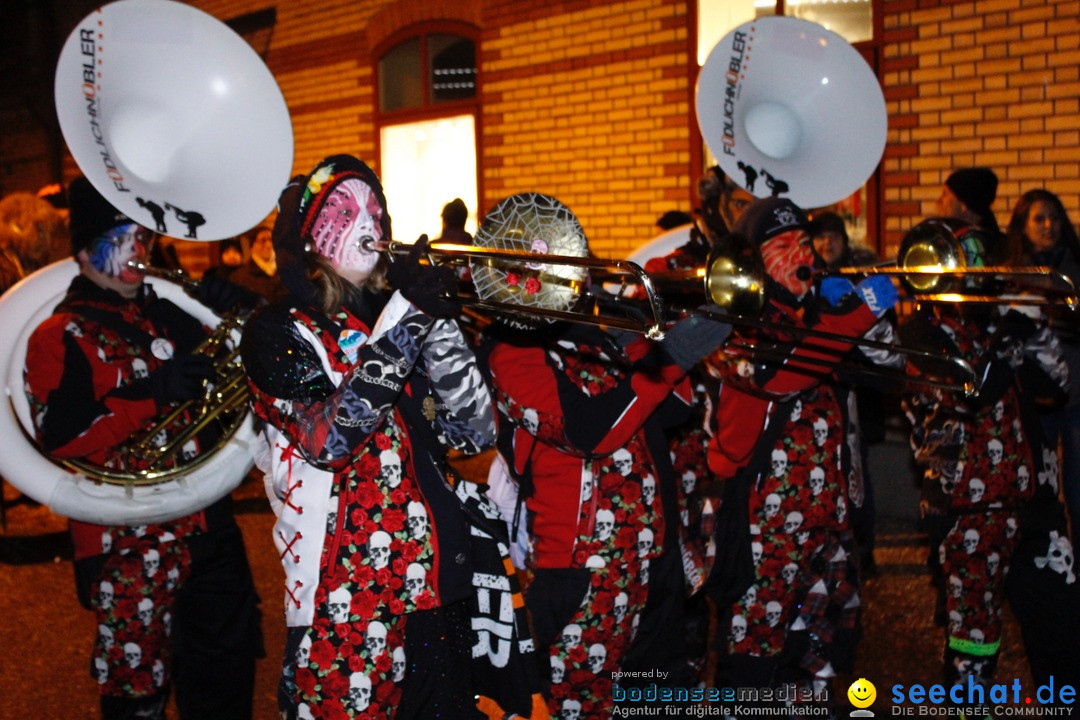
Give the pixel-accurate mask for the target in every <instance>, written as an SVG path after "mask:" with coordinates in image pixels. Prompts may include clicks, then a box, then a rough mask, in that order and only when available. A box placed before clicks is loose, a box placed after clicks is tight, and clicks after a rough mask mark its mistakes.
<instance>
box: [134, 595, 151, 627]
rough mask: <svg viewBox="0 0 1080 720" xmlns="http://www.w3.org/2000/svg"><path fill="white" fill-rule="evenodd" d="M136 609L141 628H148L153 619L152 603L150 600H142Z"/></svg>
mask: <svg viewBox="0 0 1080 720" xmlns="http://www.w3.org/2000/svg"><path fill="white" fill-rule="evenodd" d="M136 607H137V608H138V610H137V612H138V614H139V622H141V623H142V624H143V627H150V623H151V621H153V619H154V601H153V600H151V599H150V598H143V599H142V600H140V601H139V604H138V605H137V606H136Z"/></svg>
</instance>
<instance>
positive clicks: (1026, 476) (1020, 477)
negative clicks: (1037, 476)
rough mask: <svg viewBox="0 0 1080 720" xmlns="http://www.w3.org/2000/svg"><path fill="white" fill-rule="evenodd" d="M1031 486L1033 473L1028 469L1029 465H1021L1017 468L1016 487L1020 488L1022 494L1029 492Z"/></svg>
mask: <svg viewBox="0 0 1080 720" xmlns="http://www.w3.org/2000/svg"><path fill="white" fill-rule="evenodd" d="M1029 485H1031V471H1030V470H1028V469H1027V465H1021V466H1020V467H1018V468H1016V487H1018V488H1020V492H1027V489H1028V486H1029Z"/></svg>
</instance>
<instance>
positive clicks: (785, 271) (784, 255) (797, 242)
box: [761, 230, 814, 298]
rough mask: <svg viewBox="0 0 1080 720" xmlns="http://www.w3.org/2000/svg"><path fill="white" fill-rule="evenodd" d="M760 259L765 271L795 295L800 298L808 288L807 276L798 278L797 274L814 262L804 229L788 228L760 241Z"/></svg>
mask: <svg viewBox="0 0 1080 720" xmlns="http://www.w3.org/2000/svg"><path fill="white" fill-rule="evenodd" d="M761 259H762V260H763V261H764V263H765V272H767V273H769V276H770V277H772V279H773V280H775V281H776V282H778V283H780V285H781V286H783V287H784V288H786V289H787V290H788V291H789V292H791V293H792V294H793V295H794V296H795V297H798V298H801V297H802V296H803V295H805V294H806V293H807V291H809V290H810V280H809V277H808V278H807V279H806V280H800V279H799V276H798V273H799V271H800V270H801V269H802V268H804V267H805V268H807V269H809V268H810V267H811V266H812V265H813V264H814V252H813V250H812V249H811V247H810V241H809V237H808V236H807V234H806V232H805V231H803V230H789V231H788V232H785V233H780V234H779V235H777V236H776V237H774V238H772V239H771V240H767V241H766V242H764V243H762V245H761ZM804 272H805V271H804Z"/></svg>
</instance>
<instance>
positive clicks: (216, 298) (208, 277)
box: [195, 273, 262, 315]
mask: <svg viewBox="0 0 1080 720" xmlns="http://www.w3.org/2000/svg"><path fill="white" fill-rule="evenodd" d="M195 299H196V300H198V301H199V302H201V303H202V304H203V305H205V306H206V307H208V308H210V309H211V310H213V311H214V312H216V313H217V314H218V315H224V314H225V313H227V312H232V311H237V310H239V311H245V310H252V309H254V308H255V306H256V305H258V304H259V302H260V301H261V300H262V297H260V296H259V295H258V294H257V293H253V292H252V291H250V290H248V289H247V288H242V287H240V286H239V285H237V284H236V283H232V282H229V281H228V280H226V279H224V278H220V277H218V276H217V274H216V273H206V274H205V275H203V279H202V280H201V281H200V282H199V285H198V287H196V288H195Z"/></svg>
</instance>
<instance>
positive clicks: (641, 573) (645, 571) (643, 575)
mask: <svg viewBox="0 0 1080 720" xmlns="http://www.w3.org/2000/svg"><path fill="white" fill-rule="evenodd" d="M638 582H640V583H641V584H642V585H648V584H649V561H648V560H645V561H643V562H642V563H641V567H640V568H638Z"/></svg>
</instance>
